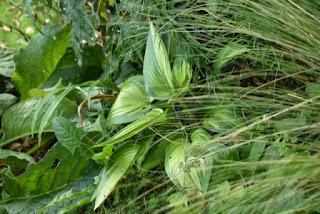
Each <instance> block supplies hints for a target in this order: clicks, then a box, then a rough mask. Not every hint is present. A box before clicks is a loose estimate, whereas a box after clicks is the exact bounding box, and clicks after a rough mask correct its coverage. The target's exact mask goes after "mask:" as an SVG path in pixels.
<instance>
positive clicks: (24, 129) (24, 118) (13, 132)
mask: <svg viewBox="0 0 320 214" xmlns="http://www.w3.org/2000/svg"><path fill="white" fill-rule="evenodd" d="M55 101H56V100H55V99H54V97H53V98H52V100H51V101H49V102H47V103H46V104H44V105H42V106H41V107H40V108H38V106H39V103H40V102H41V99H34V100H26V101H23V102H19V103H17V104H15V105H13V106H11V107H10V108H9V109H8V110H7V111H5V112H4V114H3V117H2V127H3V137H2V139H1V143H0V145H5V144H7V143H10V142H12V141H14V140H16V139H19V138H22V137H26V136H28V135H31V134H32V133H36V132H38V131H39V128H40V126H41V123H43V120H44V118H43V116H44V115H45V114H46V113H47V112H48V109H49V108H51V107H52V105H53V102H55ZM37 108H38V109H37ZM36 111H39V114H38V119H37V120H35V125H34V132H33V131H32V127H33V125H32V122H33V118H34V116H35V112H36ZM75 112H76V105H75V103H74V102H72V101H70V100H68V99H66V98H65V99H64V100H63V101H62V102H61V103H60V104H59V105H58V106H57V107H56V109H55V110H54V111H53V113H52V114H51V115H50V117H49V118H46V120H47V121H46V125H45V127H43V129H42V131H44V132H48V131H50V132H51V131H52V127H51V121H52V119H53V118H54V117H55V116H57V115H63V116H65V117H70V116H72V115H74V114H75Z"/></svg>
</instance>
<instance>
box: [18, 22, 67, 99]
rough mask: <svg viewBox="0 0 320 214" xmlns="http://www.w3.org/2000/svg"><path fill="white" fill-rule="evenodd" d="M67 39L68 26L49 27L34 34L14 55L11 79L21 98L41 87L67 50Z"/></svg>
mask: <svg viewBox="0 0 320 214" xmlns="http://www.w3.org/2000/svg"><path fill="white" fill-rule="evenodd" d="M69 39H70V26H67V27H65V28H62V29H58V28H57V27H49V28H46V29H45V30H44V35H43V34H41V33H38V34H36V35H35V36H34V37H33V38H32V39H31V41H30V42H29V44H28V45H27V46H26V47H25V48H23V49H21V50H20V51H19V53H18V54H17V55H16V56H15V57H14V61H15V64H16V72H15V73H14V75H13V80H14V82H15V83H16V85H17V88H18V90H19V91H20V93H21V95H22V98H23V99H24V98H26V97H27V95H28V92H29V90H30V89H32V88H39V87H41V86H42V85H43V84H44V83H45V82H46V81H47V79H48V78H49V77H50V75H51V74H52V73H53V72H54V70H55V69H56V66H57V65H58V63H59V61H60V59H61V58H62V57H63V55H64V53H65V51H66V50H67V46H68V42H69Z"/></svg>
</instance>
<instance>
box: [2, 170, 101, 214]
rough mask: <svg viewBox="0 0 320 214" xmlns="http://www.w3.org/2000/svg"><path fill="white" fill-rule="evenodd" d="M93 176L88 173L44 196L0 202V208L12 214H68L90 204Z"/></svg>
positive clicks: (93, 174)
mask: <svg viewBox="0 0 320 214" xmlns="http://www.w3.org/2000/svg"><path fill="white" fill-rule="evenodd" d="M95 175H96V173H90V174H88V175H86V176H84V177H82V178H80V179H77V180H75V181H73V182H70V183H68V184H67V185H66V186H63V187H62V188H60V189H58V190H56V191H50V192H48V193H45V194H40V195H32V196H26V197H19V198H10V199H5V200H2V202H0V208H3V209H4V210H5V211H6V212H7V213H12V214H20V213H24V214H34V213H41V214H44V213H59V214H61V213H69V212H70V211H74V210H75V209H76V208H78V207H81V206H83V205H85V204H87V203H89V202H90V199H91V195H92V193H93V192H94V187H95V186H94V176H95Z"/></svg>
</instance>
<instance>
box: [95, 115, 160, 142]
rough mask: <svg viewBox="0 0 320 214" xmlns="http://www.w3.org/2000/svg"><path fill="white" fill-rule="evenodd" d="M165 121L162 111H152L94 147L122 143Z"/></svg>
mask: <svg viewBox="0 0 320 214" xmlns="http://www.w3.org/2000/svg"><path fill="white" fill-rule="evenodd" d="M164 119H165V114H164V113H163V110H162V109H152V110H151V111H150V112H149V113H147V114H146V115H144V116H143V117H141V118H140V119H138V120H136V121H134V122H132V123H130V124H129V125H127V126H126V127H124V128H123V129H121V130H120V131H118V132H117V133H116V134H115V135H114V136H112V137H111V138H109V139H108V140H107V141H106V142H103V143H101V144H98V145H96V147H102V146H111V145H113V144H116V143H119V142H123V141H124V140H127V139H129V138H130V137H132V136H134V135H136V134H138V133H139V132H141V131H143V130H144V129H146V128H147V127H149V126H151V125H154V124H156V123H158V122H161V121H163V120H164Z"/></svg>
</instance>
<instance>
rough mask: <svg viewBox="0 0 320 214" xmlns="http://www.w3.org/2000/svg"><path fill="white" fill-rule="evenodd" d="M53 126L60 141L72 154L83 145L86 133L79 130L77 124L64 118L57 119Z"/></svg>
mask: <svg viewBox="0 0 320 214" xmlns="http://www.w3.org/2000/svg"><path fill="white" fill-rule="evenodd" d="M52 126H53V130H54V133H55V135H56V137H57V139H58V141H59V142H60V143H61V144H62V145H63V146H64V147H66V148H67V149H68V150H69V151H70V152H71V153H72V154H73V153H74V151H75V149H76V148H78V147H80V146H82V145H83V143H82V140H83V137H84V136H85V135H86V133H85V132H84V131H83V130H82V129H80V128H77V127H76V125H75V123H73V122H71V121H70V120H68V119H66V118H64V117H56V118H55V119H54V120H53V122H52Z"/></svg>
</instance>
